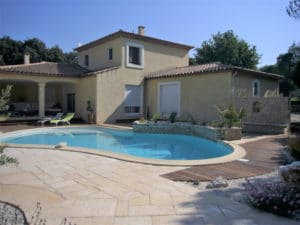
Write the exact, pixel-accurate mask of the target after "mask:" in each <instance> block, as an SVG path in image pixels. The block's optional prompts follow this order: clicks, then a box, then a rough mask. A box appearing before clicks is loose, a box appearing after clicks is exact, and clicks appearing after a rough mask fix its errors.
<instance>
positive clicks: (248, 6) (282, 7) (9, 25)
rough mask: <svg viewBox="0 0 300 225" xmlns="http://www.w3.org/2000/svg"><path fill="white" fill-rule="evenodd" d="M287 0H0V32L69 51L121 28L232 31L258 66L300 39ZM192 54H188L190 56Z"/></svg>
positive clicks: (201, 33) (184, 36) (166, 34)
mask: <svg viewBox="0 0 300 225" xmlns="http://www.w3.org/2000/svg"><path fill="white" fill-rule="evenodd" d="M287 5H288V0H272V1H270V0H222V1H220V0H152V1H150V0H0V36H3V35H9V36H10V37H12V38H13V39H17V40H25V39H27V38H32V37H37V38H39V39H41V40H42V41H44V42H45V43H46V45H47V46H48V47H51V46H53V45H55V44H58V45H59V46H60V47H61V48H62V49H63V50H64V51H71V50H72V49H73V48H75V47H77V45H78V44H79V43H82V44H84V43H87V42H89V41H92V40H95V39H98V38H100V37H102V36H104V35H107V34H110V33H112V32H115V31H117V30H119V29H123V30H126V31H130V32H131V31H133V30H134V31H135V32H136V31H137V26H138V25H144V26H145V27H146V30H145V32H146V35H147V36H152V37H157V38H161V39H166V40H170V41H175V42H180V43H184V44H189V45H193V46H195V47H199V46H201V43H202V42H203V41H205V40H208V39H209V38H211V36H212V34H216V33H217V32H225V31H227V30H229V29H232V30H233V31H234V33H235V34H236V35H238V36H239V37H240V38H242V39H244V40H245V41H247V42H248V43H249V44H251V45H255V46H256V47H257V51H258V53H259V54H260V55H261V56H262V58H261V60H260V64H259V66H262V65H265V64H273V63H275V61H276V57H277V56H278V54H280V53H284V52H286V51H287V49H288V47H289V46H290V45H291V44H292V43H293V42H294V41H295V42H300V20H298V21H297V20H295V19H293V18H290V17H289V16H288V15H287V14H286V6H287ZM192 54H193V53H192V52H191V55H192Z"/></svg>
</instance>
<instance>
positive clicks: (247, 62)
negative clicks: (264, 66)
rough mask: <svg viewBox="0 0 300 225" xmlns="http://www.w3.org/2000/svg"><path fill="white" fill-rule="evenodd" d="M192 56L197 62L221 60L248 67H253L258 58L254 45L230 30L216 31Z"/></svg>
mask: <svg viewBox="0 0 300 225" xmlns="http://www.w3.org/2000/svg"><path fill="white" fill-rule="evenodd" d="M194 56H195V60H196V62H197V63H210V62H221V63H224V64H229V65H233V66H239V67H245V68H250V69H255V68H256V65H257V64H258V63H259V59H260V56H259V55H258V53H257V52H256V47H255V46H250V45H249V44H248V43H247V42H246V41H244V40H242V39H239V37H238V36H236V35H235V34H234V33H233V31H232V30H229V31H226V32H224V33H217V34H216V35H213V36H212V39H210V40H208V41H204V42H203V43H202V45H201V47H200V48H197V49H196V54H195V55H194Z"/></svg>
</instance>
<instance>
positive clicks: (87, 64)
mask: <svg viewBox="0 0 300 225" xmlns="http://www.w3.org/2000/svg"><path fill="white" fill-rule="evenodd" d="M84 66H86V67H88V66H89V55H85V56H84Z"/></svg>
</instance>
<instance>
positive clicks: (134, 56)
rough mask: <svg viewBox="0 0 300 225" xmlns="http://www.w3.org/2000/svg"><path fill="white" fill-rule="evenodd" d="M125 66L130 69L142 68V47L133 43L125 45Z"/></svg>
mask: <svg viewBox="0 0 300 225" xmlns="http://www.w3.org/2000/svg"><path fill="white" fill-rule="evenodd" d="M126 66H127V67H132V68H140V69H142V68H144V46H143V45H140V44H135V43H127V46H126Z"/></svg>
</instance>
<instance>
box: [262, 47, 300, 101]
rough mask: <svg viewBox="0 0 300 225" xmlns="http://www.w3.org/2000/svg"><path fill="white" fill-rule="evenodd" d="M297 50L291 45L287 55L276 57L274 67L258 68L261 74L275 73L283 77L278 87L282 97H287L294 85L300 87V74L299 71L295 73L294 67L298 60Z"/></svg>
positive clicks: (295, 68) (295, 67)
mask: <svg viewBox="0 0 300 225" xmlns="http://www.w3.org/2000/svg"><path fill="white" fill-rule="evenodd" d="M297 49H298V46H297V45H295V44H293V45H291V46H290V47H289V50H288V52H287V53H284V54H280V55H279V56H278V57H277V62H276V64H275V65H267V66H264V67H262V68H260V70H261V71H263V72H267V73H275V74H280V75H283V76H284V78H283V79H282V80H281V81H280V85H279V89H280V93H282V94H283V95H284V96H289V93H290V91H291V90H294V89H295V85H297V86H298V87H300V74H299V70H298V72H297V65H296V62H297V61H298V60H299V58H298V57H299V56H298V54H296V51H295V50H297ZM298 77H299V78H298ZM298 79H299V81H298Z"/></svg>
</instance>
